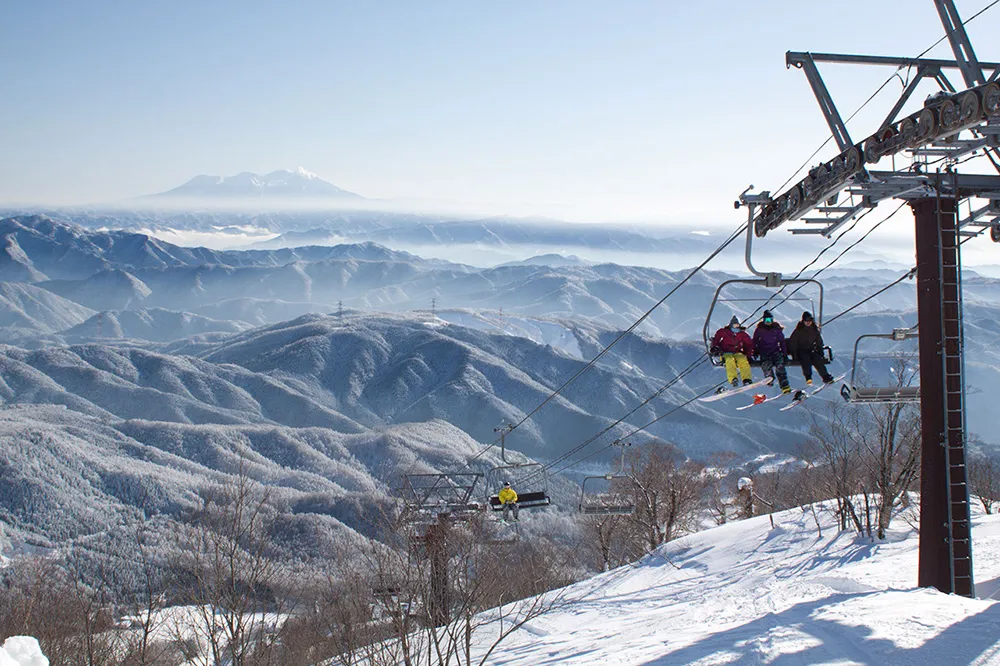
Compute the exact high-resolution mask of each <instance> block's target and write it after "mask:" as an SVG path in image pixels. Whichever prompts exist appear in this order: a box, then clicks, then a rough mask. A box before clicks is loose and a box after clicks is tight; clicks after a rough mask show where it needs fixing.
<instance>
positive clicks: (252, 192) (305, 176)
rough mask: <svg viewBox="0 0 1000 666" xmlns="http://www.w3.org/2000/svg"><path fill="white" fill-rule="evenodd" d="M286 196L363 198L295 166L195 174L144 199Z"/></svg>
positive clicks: (358, 199)
mask: <svg viewBox="0 0 1000 666" xmlns="http://www.w3.org/2000/svg"><path fill="white" fill-rule="evenodd" d="M289 197H295V198H303V197H321V198H331V199H336V200H346V201H351V200H354V201H360V200H362V199H363V197H362V196H360V195H358V194H355V193H354V192H348V191H347V190H344V189H341V188H339V187H337V186H336V185H334V184H333V183H329V182H327V181H325V180H323V179H322V178H320V177H319V176H317V175H316V174H314V173H310V172H309V171H306V170H305V169H303V168H302V167H298V168H297V169H296V170H295V171H288V170H285V169H279V170H277V171H272V172H270V173H266V174H256V173H250V172H249V171H244V172H242V173H238V174H236V175H235V176H207V175H200V176H195V177H194V178H192V179H191V180H189V181H188V182H186V183H184V184H183V185H180V186H178V187H175V188H173V189H171V190H167V191H166V192H162V193H160V194H154V195H151V196H150V197H146V199H147V200H150V199H153V200H155V199H170V198H183V199H189V200H195V199H203V198H208V199H213V198H224V199H230V200H234V201H235V200H240V199H247V198H249V199H254V198H286V199H287V198H289Z"/></svg>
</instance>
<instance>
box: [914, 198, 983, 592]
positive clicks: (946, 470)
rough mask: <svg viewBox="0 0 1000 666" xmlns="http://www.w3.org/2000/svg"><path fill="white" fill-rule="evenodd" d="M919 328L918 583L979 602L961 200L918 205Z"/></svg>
mask: <svg viewBox="0 0 1000 666" xmlns="http://www.w3.org/2000/svg"><path fill="white" fill-rule="evenodd" d="M910 207H911V208H912V209H913V217H914V224H915V236H916V249H917V316H918V321H919V326H920V338H919V341H920V414H921V456H922V461H921V468H920V564H919V569H918V574H917V577H918V583H917V584H918V585H920V586H921V587H936V588H937V589H939V590H941V591H943V592H953V593H955V594H961V595H964V596H973V591H974V585H973V577H972V530H971V524H970V515H969V514H970V512H969V489H968V484H967V481H968V480H967V478H966V466H965V459H966V453H965V405H964V400H965V398H964V393H965V381H964V377H963V369H964V368H963V365H964V363H963V342H964V341H963V336H962V291H961V263H960V253H959V235H958V226H957V219H956V212H957V206H956V202H955V199H953V198H942V197H941V196H937V197H929V198H925V199H916V200H914V201H911V202H910Z"/></svg>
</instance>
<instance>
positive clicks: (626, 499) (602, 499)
mask: <svg viewBox="0 0 1000 666" xmlns="http://www.w3.org/2000/svg"><path fill="white" fill-rule="evenodd" d="M613 446H621V447H622V459H621V465H620V466H619V468H618V471H617V472H616V473H611V474H605V475H603V476H588V477H584V479H583V482H582V483H581V484H580V513H582V514H583V515H585V516H628V515H632V514H633V513H635V495H636V485H635V479H633V478H632V477H631V476H629V475H627V474H626V473H625V448H624V447H626V446H629V444H628V443H625V444H620V443H619V442H615V443H614V444H613Z"/></svg>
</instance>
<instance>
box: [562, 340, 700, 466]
mask: <svg viewBox="0 0 1000 666" xmlns="http://www.w3.org/2000/svg"><path fill="white" fill-rule="evenodd" d="M707 361H708V354H705V353H704V352H702V353H701V354H700V355H699V356H698V358H696V359H695V360H694V361H693V362H692V363H691V364H690V365H689V366H688V367H686V368H685V369H684V370H681V371H680V372H679V373H678V374H677V375H676V376H675V377H674V378H673V379H671V380H670V381H668V382H667V383H666V384H664V385H663V386H661V387H660V388H659V389H657V391H656V392H655V393H653V394H652V395H651V396H649V397H648V398H646V399H645V400H643V401H642V402H641V403H640V404H638V405H636V406H635V407H634V408H633V409H632V410H631V411H629V412H628V413H627V414H625V415H623V416H621V417H620V418H619V419H618V420H616V421H614V422H613V423H611V424H609V425H607V426H605V427H604V428H603V429H602V430H601V431H600V432H598V433H597V434H596V435H594V436H592V437H590V439H588V440H586V441H585V442H583V443H582V444H579V445H577V446H575V447H573V448H572V449H570V450H569V451H566V452H565V453H564V454H562V455H561V456H559V457H558V458H555V459H553V460H550V461H549V462H548V463H546V464H545V466H544V467H545V469H546V470H548V469H551V468H552V467H554V466H555V465H558V464H559V463H561V462H563V461H564V460H566V459H567V458H570V457H571V456H573V455H574V454H575V453H577V452H578V451H581V450H582V449H584V448H585V447H587V446H588V445H590V444H591V443H593V442H595V441H597V440H598V439H599V438H600V437H601V436H603V435H605V434H606V433H608V432H610V431H611V430H613V429H614V428H616V427H618V426H619V425H621V423H623V422H624V421H625V419H627V418H628V417H630V416H632V415H633V414H635V413H636V412H637V411H639V410H640V409H642V408H643V407H645V406H646V405H648V404H649V403H650V402H652V401H653V400H655V399H656V398H658V397H660V396H661V395H663V393H664V392H665V391H667V390H668V389H670V388H672V387H673V386H675V385H676V384H677V383H678V382H680V381H681V380H682V379H684V378H685V377H686V376H687V375H689V374H691V373H692V372H694V371H695V370H696V369H697V368H699V367H701V366H702V365H704V364H705V363H706V362H707ZM714 388H717V387H713V390H714ZM685 404H686V403H685ZM619 439H622V438H619ZM608 446H611V445H610V444H609V445H608ZM600 450H602V451H603V450H604V449H600Z"/></svg>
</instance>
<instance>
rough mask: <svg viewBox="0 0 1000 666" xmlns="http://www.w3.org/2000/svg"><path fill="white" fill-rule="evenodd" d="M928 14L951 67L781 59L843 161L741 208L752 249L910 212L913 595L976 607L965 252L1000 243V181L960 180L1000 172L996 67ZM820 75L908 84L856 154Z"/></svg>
mask: <svg viewBox="0 0 1000 666" xmlns="http://www.w3.org/2000/svg"><path fill="white" fill-rule="evenodd" d="M933 2H934V5H935V7H936V9H937V11H938V14H939V15H940V17H941V22H942V24H943V26H944V30H945V36H946V37H947V39H948V42H949V44H950V45H951V49H952V52H953V53H954V56H955V59H954V60H943V59H932V58H897V57H885V56H869V55H843V54H831V53H808V52H804V53H799V52H788V53H787V54H786V55H785V62H786V65H787V66H788V67H796V68H798V69H801V70H802V71H803V72H804V73H805V75H806V78H807V79H808V81H809V85H810V87H811V88H812V91H813V93H814V94H815V96H816V100H817V101H818V102H819V106H820V109H821V110H822V112H823V116H824V117H825V119H826V122H827V124H828V125H829V127H830V131H831V132H832V133H833V138H834V140H835V141H836V143H837V146H838V149H839V150H840V154H838V155H837V156H836V157H834V158H833V159H831V160H829V161H827V162H824V163H823V164H820V165H818V166H815V167H813V168H812V169H810V170H809V171H808V173H807V175H806V176H805V178H803V179H802V180H801V181H799V182H798V183H796V184H794V185H792V186H791V187H790V188H788V189H787V190H785V191H784V192H781V193H779V194H778V195H777V196H774V197H772V196H771V195H770V193H768V192H762V193H760V194H757V195H752V196H751V197H746V196H744V197H741V201H742V202H743V203H745V204H747V205H748V206H749V208H750V217H751V220H752V223H753V230H754V233H755V235H756V236H758V237H763V236H765V235H766V234H767V233H768V232H769V231H771V230H773V229H776V228H777V227H779V226H781V225H782V224H785V223H788V222H794V221H799V222H801V223H802V224H804V225H805V226H800V227H798V228H793V229H791V232H792V233H793V234H821V235H823V236H826V237H830V236H831V235H832V234H833V233H834V232H835V231H836V230H837V229H839V228H840V227H841V226H843V225H844V224H846V223H848V222H849V221H851V220H853V219H855V218H856V217H858V216H859V215H861V214H862V213H863V212H864V211H866V210H868V209H870V208H873V207H874V206H876V205H877V204H878V203H879V202H880V201H884V200H886V199H891V198H894V199H901V200H903V201H905V202H906V203H907V204H908V205H909V206H910V208H911V209H912V210H913V216H914V221H915V240H916V253H917V308H918V323H919V329H920V338H919V340H920V413H921V419H922V435H921V436H922V442H921V447H922V456H923V462H922V467H921V476H920V488H921V500H920V568H919V581H918V584H919V585H921V586H932V587H936V588H937V589H939V590H941V591H943V592H950V593H955V594H960V595H965V596H973V595H974V590H975V586H974V581H973V570H972V540H971V525H970V515H969V489H968V486H967V484H966V450H965V442H966V428H965V399H964V398H965V384H964V377H963V369H964V340H963V331H962V285H961V251H960V245H961V242H962V241H963V240H965V239H967V238H969V237H973V236H978V235H980V234H983V233H984V232H986V231H989V233H990V236H991V238H992V240H993V241H994V242H998V243H1000V176H997V175H993V174H982V173H959V171H958V169H957V166H958V164H959V163H960V162H961V163H964V162H965V161H967V160H968V159H972V158H973V157H975V156H981V157H985V158H987V159H988V160H989V162H991V163H992V166H993V167H995V168H996V170H997V171H1000V83H998V80H997V79H998V77H1000V63H996V62H981V61H979V60H978V59H977V57H976V53H975V51H974V50H973V48H972V43H971V42H970V41H969V36H968V34H967V33H966V30H965V25H964V23H963V22H962V21H961V19H960V17H959V15H958V11H957V10H956V8H955V4H954V2H953V0H933ZM942 41H943V40H942ZM818 63H844V64H852V65H876V66H890V67H895V68H897V69H904V68H905V69H906V70H907V72H908V74H909V75H910V76H911V77H912V78H909V81H908V82H907V83H906V84H905V88H904V90H903V91H902V94H901V95H900V98H899V100H898V101H897V102H896V104H895V105H894V106H893V107H892V109H891V110H890V111H889V113H888V115H887V116H886V118H885V120H884V121H883V122H882V124H881V126H879V128H878V129H877V130H876V131H875V133H873V134H871V135H870V136H868V137H867V138H865V139H864V140H863V141H861V142H860V143H855V142H854V140H853V139H852V138H851V136H850V134H849V133H848V131H847V126H846V124H845V123H844V121H843V119H842V118H841V115H840V113H839V111H838V110H837V107H836V105H835V104H834V102H833V98H832V97H831V95H830V93H829V91H828V90H827V88H826V85H825V84H824V82H823V78H822V76H821V75H820V72H819V69H818V67H817V64H818ZM956 71H957V72H958V73H959V74H960V75H961V77H962V81H963V82H964V87H963V88H962V89H956V87H955V86H954V85H953V84H952V82H951V80H950V79H949V78H948V74H953V73H954V72H956ZM987 72H989V75H988V76H987ZM925 80H927V81H933V82H935V83H936V84H937V87H938V88H939V89H940V92H937V93H936V94H935V95H932V96H931V97H928V98H927V100H926V101H925V102H924V104H923V106H922V108H920V109H918V110H917V111H915V112H913V113H911V114H910V115H908V116H906V117H904V118H902V119H899V114H900V112H901V111H902V110H903V108H904V107H905V106H906V104H907V103H908V102H909V101H910V99H911V97H912V95H913V93H914V92H915V90H916V89H917V87H918V85H919V84H921V83H922V82H924V81H925ZM883 158H892V164H893V166H892V168H890V169H889V170H885V169H881V170H879V169H877V168H876V167H877V166H878V165H880V163H882V161H883ZM907 158H908V161H909V165H908V166H907V167H906V168H896V166H897V161H907ZM935 164H936V165H937V167H936V168H935V169H934V172H933V173H931V168H932V166H933V165H935ZM744 194H745V193H744ZM963 211H964V212H963ZM808 214H813V216H812V217H806V215H808Z"/></svg>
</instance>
